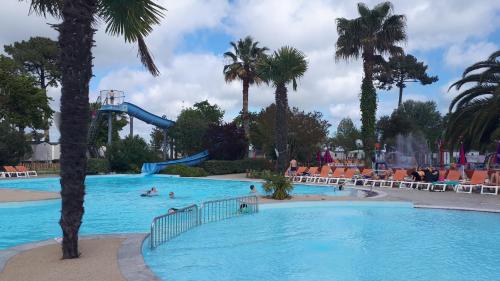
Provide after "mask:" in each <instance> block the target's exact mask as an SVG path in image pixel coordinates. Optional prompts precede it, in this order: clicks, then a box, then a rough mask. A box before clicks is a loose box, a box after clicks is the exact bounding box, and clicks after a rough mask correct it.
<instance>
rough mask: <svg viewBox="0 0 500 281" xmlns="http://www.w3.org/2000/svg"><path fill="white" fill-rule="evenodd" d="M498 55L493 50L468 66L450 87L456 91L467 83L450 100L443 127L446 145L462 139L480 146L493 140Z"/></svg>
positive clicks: (498, 128) (497, 126)
mask: <svg viewBox="0 0 500 281" xmlns="http://www.w3.org/2000/svg"><path fill="white" fill-rule="evenodd" d="M499 58H500V51H496V52H494V53H493V54H491V55H490V57H489V58H488V59H487V60H485V61H480V62H478V63H475V64H473V65H471V66H469V67H468V68H466V69H465V71H464V73H463V75H462V79H460V80H458V81H457V82H455V83H453V84H452V85H451V86H450V88H449V89H451V88H456V89H457V90H460V89H461V88H462V87H463V86H464V85H467V86H470V88H467V89H466V90H464V91H462V92H461V93H459V94H458V95H457V96H456V97H455V98H454V99H453V100H452V101H451V104H450V115H449V120H448V126H447V129H446V138H447V139H448V141H449V142H450V144H452V145H453V144H457V143H458V142H459V141H460V140H462V141H463V142H464V144H466V146H475V147H480V146H482V145H484V144H488V143H491V142H492V141H494V140H493V139H492V137H493V136H494V135H497V134H498V135H499V136H500V60H499ZM471 84H472V85H471Z"/></svg>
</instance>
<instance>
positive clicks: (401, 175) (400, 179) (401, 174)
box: [384, 169, 408, 187]
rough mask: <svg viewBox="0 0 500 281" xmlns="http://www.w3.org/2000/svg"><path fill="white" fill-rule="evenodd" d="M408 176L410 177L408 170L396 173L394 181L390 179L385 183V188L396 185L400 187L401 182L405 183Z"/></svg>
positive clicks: (393, 177)
mask: <svg viewBox="0 0 500 281" xmlns="http://www.w3.org/2000/svg"><path fill="white" fill-rule="evenodd" d="M407 176H408V172H407V171H406V170H403V169H398V170H396V171H395V172H394V175H393V176H392V179H388V180H386V181H385V183H384V186H385V187H394V184H396V185H397V187H400V185H401V182H403V181H404V179H405V177H407ZM386 184H387V185H386Z"/></svg>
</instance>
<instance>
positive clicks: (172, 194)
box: [168, 191, 175, 199]
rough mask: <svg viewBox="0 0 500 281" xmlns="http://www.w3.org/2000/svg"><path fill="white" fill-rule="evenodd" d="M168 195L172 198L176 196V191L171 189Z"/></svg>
mask: <svg viewBox="0 0 500 281" xmlns="http://www.w3.org/2000/svg"><path fill="white" fill-rule="evenodd" d="M168 197H170V199H174V198H175V193H174V192H173V191H170V192H169V193H168Z"/></svg>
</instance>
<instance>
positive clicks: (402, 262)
mask: <svg viewBox="0 0 500 281" xmlns="http://www.w3.org/2000/svg"><path fill="white" fill-rule="evenodd" d="M499 237H500V215H498V214H488V213H477V212H461V211H443V210H429V209H415V208H412V206H411V205H410V204H404V203H387V204H386V203H377V204H363V203H352V202H337V203H330V202H317V203H289V204H269V205H262V206H261V208H260V212H259V213H257V214H254V215H249V216H243V217H238V218H233V219H229V220H225V221H220V222H215V223H210V224H206V225H202V226H200V227H197V228H195V229H192V230H189V231H188V232H186V233H184V234H182V235H180V236H179V237H177V238H175V239H173V240H171V241H170V242H167V243H166V244H164V245H161V246H159V247H158V248H156V249H155V250H153V251H150V250H149V249H148V248H147V243H145V246H144V249H143V253H144V256H145V261H146V263H147V264H148V266H149V267H150V268H151V269H152V270H153V272H154V273H155V274H157V275H158V276H159V277H160V278H162V279H163V280H173V281H181V280H182V281H183V280H197V281H201V280H221V281H223V280H232V281H239V280H245V281H252V280H256V281H257V280H276V281H278V280H290V281H299V280H300V281H302V280H332V281H333V280H339V281H340V280H353V281H364V280H366V281H377V280H454V281H465V280H488V281H492V280H499V276H500V275H499V274H500V263H499V261H500V243H499V242H498V239H499Z"/></svg>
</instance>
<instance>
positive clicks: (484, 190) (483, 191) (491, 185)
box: [481, 171, 500, 195]
mask: <svg viewBox="0 0 500 281" xmlns="http://www.w3.org/2000/svg"><path fill="white" fill-rule="evenodd" d="M494 173H495V174H496V176H497V178H496V181H497V182H493V183H491V182H490V183H488V184H482V185H481V194H489V195H498V189H500V183H499V182H498V177H499V176H500V173H499V172H498V171H495V172H494ZM491 189H493V190H494V191H493V192H491V191H490V190H491Z"/></svg>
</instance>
